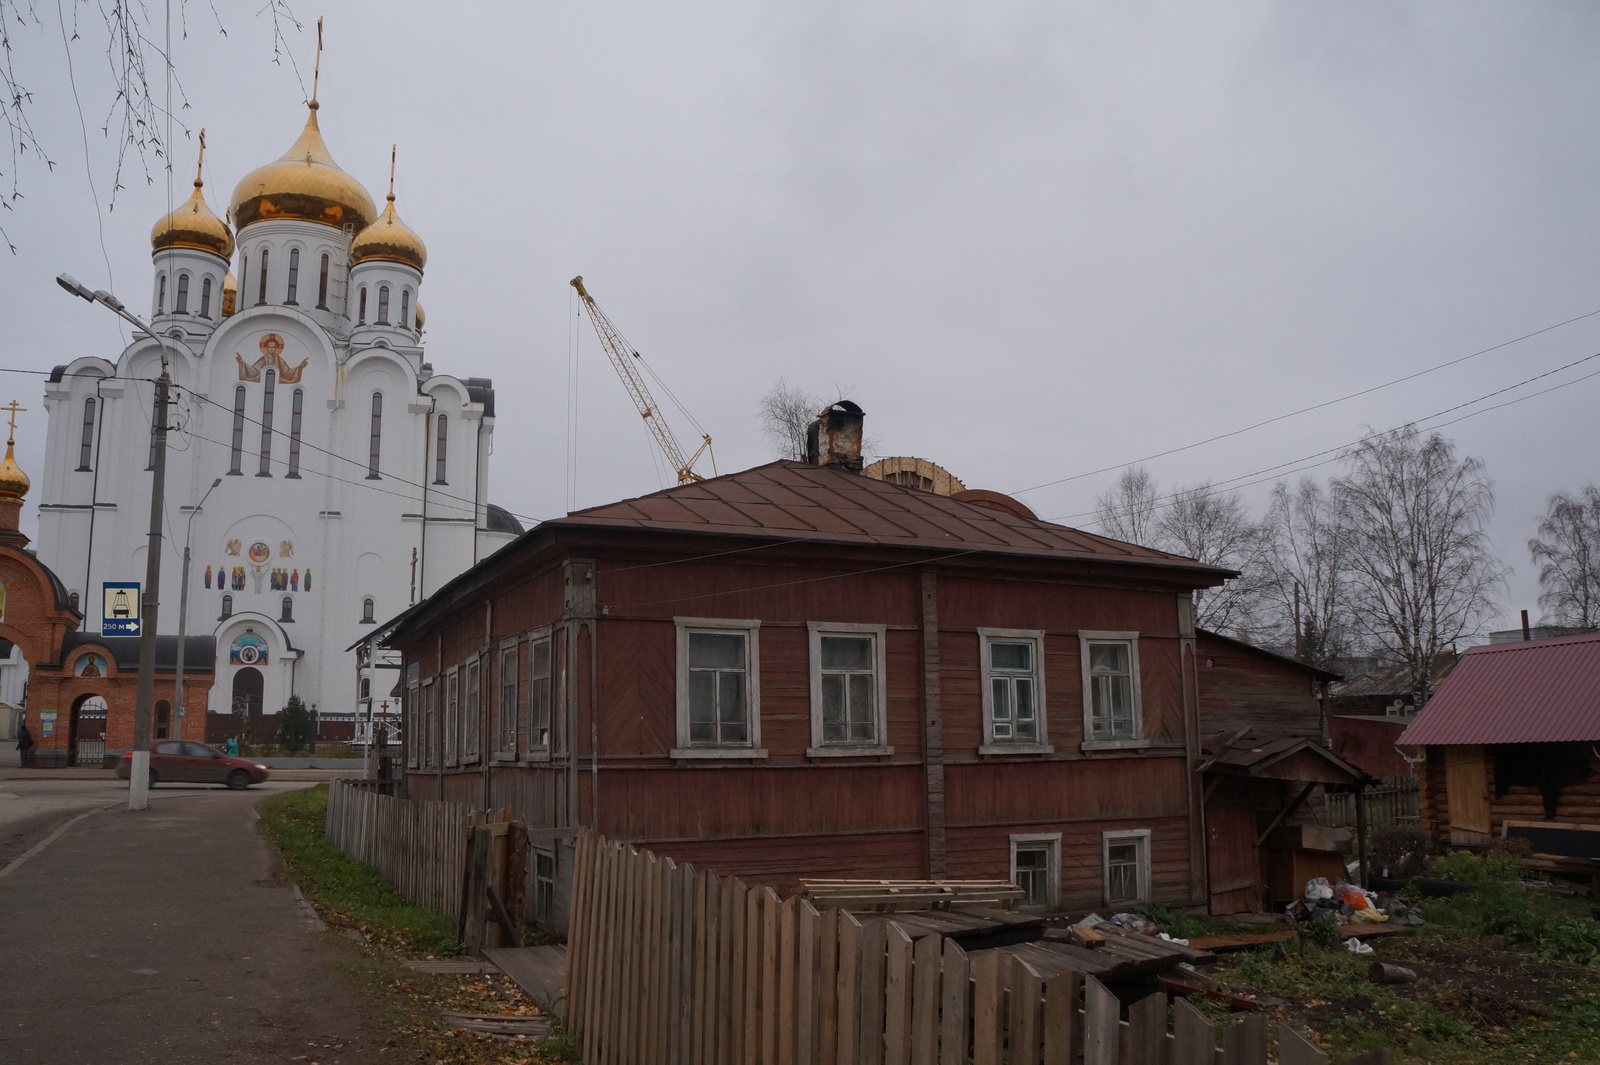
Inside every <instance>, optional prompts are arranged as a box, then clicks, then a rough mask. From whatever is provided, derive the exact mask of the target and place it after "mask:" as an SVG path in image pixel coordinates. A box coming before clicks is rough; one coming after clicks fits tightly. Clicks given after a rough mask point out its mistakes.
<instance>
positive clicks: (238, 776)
mask: <svg viewBox="0 0 1600 1065" xmlns="http://www.w3.org/2000/svg"><path fill="white" fill-rule="evenodd" d="M249 786H250V774H249V773H246V772H245V771H244V770H243V769H235V770H234V771H233V772H231V773H229V774H228V787H230V788H232V789H233V790H234V791H243V790H244V789H245V788H248V787H249Z"/></svg>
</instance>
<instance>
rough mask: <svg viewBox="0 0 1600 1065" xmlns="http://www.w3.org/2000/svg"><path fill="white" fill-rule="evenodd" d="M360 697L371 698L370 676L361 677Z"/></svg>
mask: <svg viewBox="0 0 1600 1065" xmlns="http://www.w3.org/2000/svg"><path fill="white" fill-rule="evenodd" d="M361 698H363V699H370V698H372V678H371V677H362V678H361Z"/></svg>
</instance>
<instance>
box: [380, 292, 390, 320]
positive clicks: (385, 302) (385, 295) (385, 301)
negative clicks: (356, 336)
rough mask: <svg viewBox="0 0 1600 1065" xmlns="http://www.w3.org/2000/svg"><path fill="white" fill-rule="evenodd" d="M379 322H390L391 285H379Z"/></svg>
mask: <svg viewBox="0 0 1600 1065" xmlns="http://www.w3.org/2000/svg"><path fill="white" fill-rule="evenodd" d="M378 324H379V325H388V324H389V286H388V285H379V286H378Z"/></svg>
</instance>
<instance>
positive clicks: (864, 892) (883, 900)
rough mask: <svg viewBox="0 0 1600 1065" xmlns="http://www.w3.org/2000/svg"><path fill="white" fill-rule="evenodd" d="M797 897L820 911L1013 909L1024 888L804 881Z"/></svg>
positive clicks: (987, 883) (996, 883)
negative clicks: (971, 907)
mask: <svg viewBox="0 0 1600 1065" xmlns="http://www.w3.org/2000/svg"><path fill="white" fill-rule="evenodd" d="M797 894H799V895H800V897H801V898H804V899H809V900H810V902H811V904H812V905H813V906H815V907H816V908H817V909H819V910H825V909H840V910H849V911H851V912H852V913H901V912H904V911H908V910H948V909H950V908H951V907H953V906H989V907H994V908H996V909H1001V910H1012V909H1015V908H1016V905H1017V902H1018V901H1019V900H1020V899H1021V898H1022V889H1021V888H1019V887H1017V886H1016V885H1015V884H1013V883H1011V882H1010V881H1009V880H802V881H800V890H799V891H798V892H797Z"/></svg>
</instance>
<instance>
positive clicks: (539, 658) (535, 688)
mask: <svg viewBox="0 0 1600 1065" xmlns="http://www.w3.org/2000/svg"><path fill="white" fill-rule="evenodd" d="M526 735H527V744H528V750H530V751H548V750H549V749H550V637H548V636H546V637H544V638H543V639H538V640H534V641H533V642H532V643H530V644H529V645H528V728H527V733H526Z"/></svg>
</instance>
